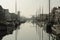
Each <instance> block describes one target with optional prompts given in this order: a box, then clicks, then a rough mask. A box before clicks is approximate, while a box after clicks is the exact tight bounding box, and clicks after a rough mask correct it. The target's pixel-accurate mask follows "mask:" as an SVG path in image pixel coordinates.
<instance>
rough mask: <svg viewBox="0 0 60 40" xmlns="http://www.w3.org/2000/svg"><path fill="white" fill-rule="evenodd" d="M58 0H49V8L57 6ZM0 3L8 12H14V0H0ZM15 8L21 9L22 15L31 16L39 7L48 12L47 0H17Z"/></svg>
mask: <svg viewBox="0 0 60 40" xmlns="http://www.w3.org/2000/svg"><path fill="white" fill-rule="evenodd" d="M59 4H60V3H59V0H51V8H53V7H54V6H59ZM0 5H2V6H3V8H5V9H9V11H10V12H15V0H0ZM17 6H18V7H17V8H18V10H19V11H21V15H22V16H26V17H31V16H32V15H34V14H35V13H36V10H38V9H39V8H42V6H43V9H44V13H48V0H17Z"/></svg>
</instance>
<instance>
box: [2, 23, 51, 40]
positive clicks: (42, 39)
mask: <svg viewBox="0 0 60 40" xmlns="http://www.w3.org/2000/svg"><path fill="white" fill-rule="evenodd" d="M42 31H43V30H42V28H40V27H38V26H37V27H36V24H32V23H31V22H26V23H24V24H21V26H20V29H19V30H18V32H17V40H49V35H48V34H47V33H46V32H44V31H43V32H42ZM15 36H16V35H15V31H14V32H13V34H11V35H7V36H5V37H4V38H3V39H2V40H15ZM50 40H52V39H50Z"/></svg>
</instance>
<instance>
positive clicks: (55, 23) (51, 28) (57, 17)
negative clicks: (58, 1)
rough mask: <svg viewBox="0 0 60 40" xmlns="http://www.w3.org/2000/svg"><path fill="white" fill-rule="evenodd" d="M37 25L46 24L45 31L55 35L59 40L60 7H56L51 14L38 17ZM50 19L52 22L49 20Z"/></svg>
mask: <svg viewBox="0 0 60 40" xmlns="http://www.w3.org/2000/svg"><path fill="white" fill-rule="evenodd" d="M36 18H37V19H35V20H36V22H35V23H36V24H37V25H39V24H41V22H44V24H45V25H44V26H43V27H44V28H46V29H45V31H46V32H47V33H48V34H53V35H55V36H56V37H57V38H56V39H57V40H59V38H60V7H58V8H57V7H54V8H53V9H52V11H51V13H50V16H49V14H40V15H38V16H37V17H36ZM49 18H50V20H49Z"/></svg>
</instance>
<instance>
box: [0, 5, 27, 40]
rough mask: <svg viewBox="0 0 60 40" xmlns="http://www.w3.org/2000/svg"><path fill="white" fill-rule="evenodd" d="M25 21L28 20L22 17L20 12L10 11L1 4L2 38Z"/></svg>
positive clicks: (0, 27) (0, 33)
mask: <svg viewBox="0 0 60 40" xmlns="http://www.w3.org/2000/svg"><path fill="white" fill-rule="evenodd" d="M21 20H23V21H21ZM25 22H26V20H24V19H22V18H21V19H20V16H19V15H18V14H15V13H10V12H9V10H8V9H3V8H2V6H0V40H1V39H2V38H3V37H4V36H6V35H8V34H12V33H13V31H14V30H16V29H17V27H18V26H20V25H21V24H22V23H25Z"/></svg>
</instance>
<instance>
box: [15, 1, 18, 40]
mask: <svg viewBox="0 0 60 40" xmlns="http://www.w3.org/2000/svg"><path fill="white" fill-rule="evenodd" d="M15 14H17V0H15ZM16 19H17V18H16ZM17 31H18V30H17V29H16V31H15V40H17Z"/></svg>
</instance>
